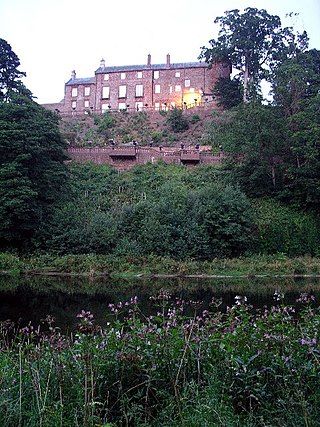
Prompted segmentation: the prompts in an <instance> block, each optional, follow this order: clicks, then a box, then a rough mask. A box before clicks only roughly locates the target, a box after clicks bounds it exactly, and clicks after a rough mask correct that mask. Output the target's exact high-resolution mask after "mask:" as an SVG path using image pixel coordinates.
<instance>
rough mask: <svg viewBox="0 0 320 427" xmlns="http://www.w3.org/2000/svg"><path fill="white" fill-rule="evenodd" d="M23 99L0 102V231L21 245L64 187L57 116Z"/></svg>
mask: <svg viewBox="0 0 320 427" xmlns="http://www.w3.org/2000/svg"><path fill="white" fill-rule="evenodd" d="M20 101H21V102H20V103H16V102H6V103H0V166H1V174H2V180H1V184H0V201H1V203H0V205H1V209H0V235H1V236H2V238H3V239H2V242H1V245H2V246H4V247H6V246H7V245H9V246H10V245H12V246H15V247H19V248H20V249H21V248H22V247H24V246H26V245H28V244H29V243H30V239H31V238H32V237H33V236H34V234H35V233H36V231H37V230H38V229H39V227H40V221H41V220H42V219H43V218H46V217H47V216H48V215H50V210H51V204H52V202H53V201H54V200H55V199H57V198H58V197H60V195H61V193H62V191H63V186H64V180H65V170H66V169H65V165H64V164H63V162H64V160H65V159H66V156H65V154H64V151H63V149H64V143H63V141H62V139H61V137H60V133H59V129H58V122H57V118H56V116H55V115H53V114H52V113H51V112H49V111H47V110H45V109H44V108H42V107H40V106H39V105H38V104H36V103H35V102H33V101H32V100H30V99H28V98H23V97H22V98H20Z"/></svg>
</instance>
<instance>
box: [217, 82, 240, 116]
mask: <svg viewBox="0 0 320 427" xmlns="http://www.w3.org/2000/svg"><path fill="white" fill-rule="evenodd" d="M213 94H214V95H215V96H216V97H217V98H218V106H219V107H223V108H224V109H229V108H232V107H235V106H237V105H239V104H241V101H242V90H241V83H240V81H239V79H238V78H233V79H229V78H227V77H220V78H219V79H218V80H217V81H216V84H215V86H214V89H213Z"/></svg>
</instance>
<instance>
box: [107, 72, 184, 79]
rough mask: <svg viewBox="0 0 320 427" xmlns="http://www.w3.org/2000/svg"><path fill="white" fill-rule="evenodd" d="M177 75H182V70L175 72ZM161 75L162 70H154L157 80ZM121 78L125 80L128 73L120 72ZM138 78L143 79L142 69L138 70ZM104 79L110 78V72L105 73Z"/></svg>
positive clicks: (154, 76)
mask: <svg viewBox="0 0 320 427" xmlns="http://www.w3.org/2000/svg"><path fill="white" fill-rule="evenodd" d="M174 76H175V77H178V78H179V77H181V71H176V72H175V73H174ZM159 77H160V71H159V70H156V71H154V72H153V78H154V79H155V80H157V79H158V78H159ZM120 79H121V80H125V79H126V73H120ZM137 79H142V71H137ZM104 80H109V74H104Z"/></svg>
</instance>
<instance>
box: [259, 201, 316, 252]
mask: <svg viewBox="0 0 320 427" xmlns="http://www.w3.org/2000/svg"><path fill="white" fill-rule="evenodd" d="M253 209H254V217H255V219H254V222H255V224H256V227H257V228H256V240H255V244H254V251H255V252H257V253H263V254H274V253H277V252H282V253H284V254H286V255H288V256H299V255H307V254H308V255H311V256H313V255H316V254H318V253H319V248H320V239H319V231H320V227H319V225H320V224H319V220H318V219H317V218H316V217H315V216H314V215H313V214H312V213H306V212H301V211H296V210H294V209H293V208H289V207H286V206H284V205H283V204H281V203H280V202H277V201H275V200H272V199H269V200H268V199H266V200H256V201H254V202H253Z"/></svg>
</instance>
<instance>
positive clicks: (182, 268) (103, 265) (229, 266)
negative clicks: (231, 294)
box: [0, 253, 320, 278]
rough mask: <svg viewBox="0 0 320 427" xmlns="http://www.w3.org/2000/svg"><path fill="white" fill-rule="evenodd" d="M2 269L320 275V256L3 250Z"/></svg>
mask: <svg viewBox="0 0 320 427" xmlns="http://www.w3.org/2000/svg"><path fill="white" fill-rule="evenodd" d="M0 271H2V272H7V273H11V274H18V273H42V274H49V273H51V274H53V273H57V274H84V275H89V276H96V275H107V276H111V277H118V278H130V277H135V276H138V275H140V276H148V275H156V274H158V275H161V274H162V275H176V276H187V275H219V276H234V277H237V276H244V277H252V278H253V277H256V276H258V275H291V276H293V275H319V274H320V259H319V258H311V257H308V256H305V257H299V258H288V257H286V256H285V255H283V254H276V255H274V256H265V255H263V256H262V255H261V256H248V257H240V258H234V259H213V260H212V261H210V262H209V261H203V262H199V261H192V260H191V261H184V262H179V261H175V260H172V259H168V258H164V257H158V256H153V255H150V256H148V257H132V256H127V257H115V256H113V255H95V254H86V255H64V256H54V255H47V254H41V255H32V256H28V257H26V256H17V255H15V254H10V253H0Z"/></svg>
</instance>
